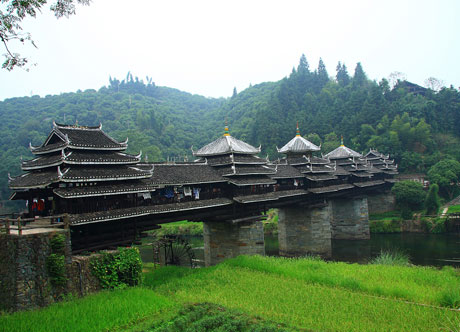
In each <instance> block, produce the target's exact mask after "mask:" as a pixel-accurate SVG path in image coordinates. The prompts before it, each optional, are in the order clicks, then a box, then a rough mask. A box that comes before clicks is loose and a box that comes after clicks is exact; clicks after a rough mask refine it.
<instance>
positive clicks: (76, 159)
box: [22, 150, 140, 170]
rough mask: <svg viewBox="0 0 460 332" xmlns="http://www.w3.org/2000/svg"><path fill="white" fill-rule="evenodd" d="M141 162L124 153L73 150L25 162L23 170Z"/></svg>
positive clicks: (137, 158)
mask: <svg viewBox="0 0 460 332" xmlns="http://www.w3.org/2000/svg"><path fill="white" fill-rule="evenodd" d="M139 161H140V156H139V157H136V156H133V155H129V154H126V153H122V152H115V151H97V152H89V151H88V152H86V151H85V150H73V151H71V152H68V153H67V154H66V155H65V156H64V155H63V154H54V155H48V154H47V155H43V156H40V157H38V158H35V159H32V160H28V161H24V162H23V163H22V169H23V170H33V169H40V168H45V167H51V166H58V165H61V164H81V165H129V164H136V163H138V162H139Z"/></svg>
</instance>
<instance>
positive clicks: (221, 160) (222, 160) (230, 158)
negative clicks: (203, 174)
mask: <svg viewBox="0 0 460 332" xmlns="http://www.w3.org/2000/svg"><path fill="white" fill-rule="evenodd" d="M204 160H206V161H207V163H208V164H209V165H212V166H219V165H231V164H249V165H265V164H266V163H267V160H266V159H262V158H260V157H257V156H254V155H242V154H236V153H235V154H228V155H224V156H211V157H207V158H201V159H200V161H204Z"/></svg>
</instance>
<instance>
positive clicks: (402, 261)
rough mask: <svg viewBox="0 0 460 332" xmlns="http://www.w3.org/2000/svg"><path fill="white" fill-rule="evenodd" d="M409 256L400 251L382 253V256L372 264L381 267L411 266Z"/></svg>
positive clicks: (376, 258)
mask: <svg viewBox="0 0 460 332" xmlns="http://www.w3.org/2000/svg"><path fill="white" fill-rule="evenodd" d="M409 263H410V262H409V256H408V255H407V254H405V253H403V252H401V251H399V250H391V251H384V250H382V251H380V254H379V255H378V256H377V257H375V258H374V259H373V260H372V261H371V264H380V265H401V266H406V265H409Z"/></svg>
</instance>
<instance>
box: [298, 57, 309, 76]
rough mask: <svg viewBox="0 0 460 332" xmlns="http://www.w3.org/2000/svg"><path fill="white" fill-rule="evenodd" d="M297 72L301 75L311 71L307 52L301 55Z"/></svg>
mask: <svg viewBox="0 0 460 332" xmlns="http://www.w3.org/2000/svg"><path fill="white" fill-rule="evenodd" d="M297 72H298V73H299V74H300V75H306V74H309V73H310V68H309V65H308V61H307V57H306V56H305V54H302V56H301V57H300V61H299V66H298V67H297Z"/></svg>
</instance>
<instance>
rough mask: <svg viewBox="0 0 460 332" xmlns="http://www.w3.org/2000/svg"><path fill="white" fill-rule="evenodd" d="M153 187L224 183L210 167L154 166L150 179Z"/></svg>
mask: <svg viewBox="0 0 460 332" xmlns="http://www.w3.org/2000/svg"><path fill="white" fill-rule="evenodd" d="M149 181H150V182H151V183H152V184H155V185H183V184H199V183H214V182H226V181H227V180H226V179H225V178H223V177H222V176H220V175H219V173H218V172H216V171H215V170H214V169H213V168H212V167H211V166H209V165H205V164H197V163H188V164H185V163H184V164H155V167H154V170H153V175H152V178H151V179H149Z"/></svg>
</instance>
